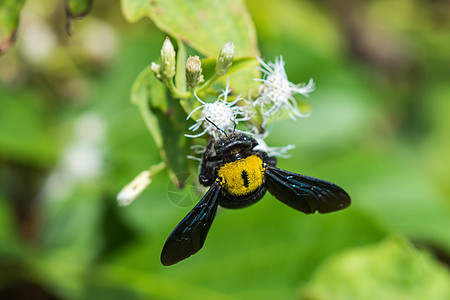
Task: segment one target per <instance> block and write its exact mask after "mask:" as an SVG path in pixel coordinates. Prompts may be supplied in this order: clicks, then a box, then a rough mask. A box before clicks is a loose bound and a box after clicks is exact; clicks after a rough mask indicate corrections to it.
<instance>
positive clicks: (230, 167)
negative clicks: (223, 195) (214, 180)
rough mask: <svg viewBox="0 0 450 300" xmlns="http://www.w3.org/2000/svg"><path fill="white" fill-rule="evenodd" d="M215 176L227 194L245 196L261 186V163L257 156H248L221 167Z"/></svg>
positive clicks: (262, 177) (262, 173)
mask: <svg viewBox="0 0 450 300" xmlns="http://www.w3.org/2000/svg"><path fill="white" fill-rule="evenodd" d="M217 175H218V178H219V182H220V185H221V186H222V188H223V189H224V190H225V191H226V192H227V193H228V194H230V195H232V196H237V197H239V196H245V195H248V194H251V193H253V192H254V191H256V190H257V189H258V188H259V187H260V186H261V185H262V184H263V182H264V181H263V180H264V168H263V162H262V160H261V158H259V157H258V156H257V155H250V156H247V157H245V158H242V159H239V160H236V161H233V162H228V163H226V164H224V165H222V166H221V167H220V168H219V170H218V171H217Z"/></svg>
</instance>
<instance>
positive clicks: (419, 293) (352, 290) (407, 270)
mask: <svg viewBox="0 0 450 300" xmlns="http://www.w3.org/2000/svg"><path fill="white" fill-rule="evenodd" d="M301 299H308V300H327V299H335V300H340V299H342V300H352V299H354V300H360V299H365V300H370V299H374V300H375V299H376V300H378V299H383V300H391V299H392V300H398V299H408V300H414V299H417V300H422V299H435V300H440V299H442V300H446V299H450V274H449V272H448V270H446V269H445V268H444V266H442V265H440V264H439V263H437V262H436V261H435V260H433V259H432V258H431V257H430V256H429V255H427V254H426V253H423V252H421V251H418V250H417V249H415V248H414V247H413V246H412V245H410V244H409V243H408V242H407V241H405V240H403V239H400V238H390V239H387V240H385V241H383V242H382V243H380V244H379V245H375V246H366V247H363V248H360V249H355V250H349V251H347V252H344V253H341V254H339V255H336V256H335V257H333V258H331V259H330V260H329V261H327V262H325V263H324V264H323V265H322V266H321V267H320V268H319V269H318V271H317V272H316V274H315V275H314V276H313V279H312V281H311V283H310V284H309V285H308V286H307V287H306V289H305V290H304V291H303V292H302V297H301Z"/></svg>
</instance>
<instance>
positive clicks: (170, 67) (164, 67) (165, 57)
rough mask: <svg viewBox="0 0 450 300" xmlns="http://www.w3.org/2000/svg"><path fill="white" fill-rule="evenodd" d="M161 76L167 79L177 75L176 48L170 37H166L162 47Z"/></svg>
mask: <svg viewBox="0 0 450 300" xmlns="http://www.w3.org/2000/svg"><path fill="white" fill-rule="evenodd" d="M161 76H163V77H164V78H166V79H172V78H173V77H174V76H175V50H174V49H173V46H172V43H171V42H170V38H169V37H166V40H165V41H164V44H163V46H162V49H161Z"/></svg>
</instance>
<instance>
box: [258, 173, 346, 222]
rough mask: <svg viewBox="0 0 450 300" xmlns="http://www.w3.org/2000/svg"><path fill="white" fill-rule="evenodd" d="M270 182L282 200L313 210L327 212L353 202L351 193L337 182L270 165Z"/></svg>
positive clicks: (267, 184)
mask: <svg viewBox="0 0 450 300" xmlns="http://www.w3.org/2000/svg"><path fill="white" fill-rule="evenodd" d="M265 180H266V186H267V189H268V190H269V192H270V193H271V194H272V195H273V196H275V198H277V199H278V200H280V201H282V202H284V203H285V204H287V205H289V206H290V207H292V208H294V209H297V210H299V211H302V212H304V213H307V214H310V213H313V212H315V211H318V212H319V213H327V212H332V211H336V210H340V209H344V208H346V207H347V206H349V205H350V196H349V195H348V194H347V193H346V192H345V191H344V190H343V189H342V188H340V187H338V186H337V185H335V184H334V183H331V182H328V181H325V180H321V179H317V178H313V177H309V176H304V175H300V174H296V173H291V172H288V171H284V170H281V169H278V168H276V167H272V166H267V167H266V176H265Z"/></svg>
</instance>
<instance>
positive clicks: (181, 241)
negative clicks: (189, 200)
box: [161, 182, 221, 266]
mask: <svg viewBox="0 0 450 300" xmlns="http://www.w3.org/2000/svg"><path fill="white" fill-rule="evenodd" d="M220 190H221V188H220V185H219V184H218V183H217V182H214V183H213V185H212V186H211V187H210V188H209V190H208V192H207V193H206V194H205V196H203V198H202V199H201V200H200V201H199V202H198V203H197V205H196V206H195V207H194V208H193V209H192V210H191V211H190V212H189V213H188V214H187V215H186V217H184V219H183V220H182V221H181V222H180V223H179V224H178V225H177V227H175V229H174V230H173V231H172V233H171V234H170V235H169V237H168V238H167V241H166V243H165V244H164V247H163V250H162V253H161V263H162V264H163V265H165V266H170V265H173V264H176V263H177V262H179V261H181V260H183V259H186V258H188V257H189V256H191V255H192V254H195V253H197V251H199V250H200V249H201V248H202V247H203V244H204V242H205V239H206V235H207V234H208V231H209V228H210V227H211V224H212V222H213V220H214V216H215V215H216V211H217V205H218V203H219V201H218V197H220V195H221V192H220Z"/></svg>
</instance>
